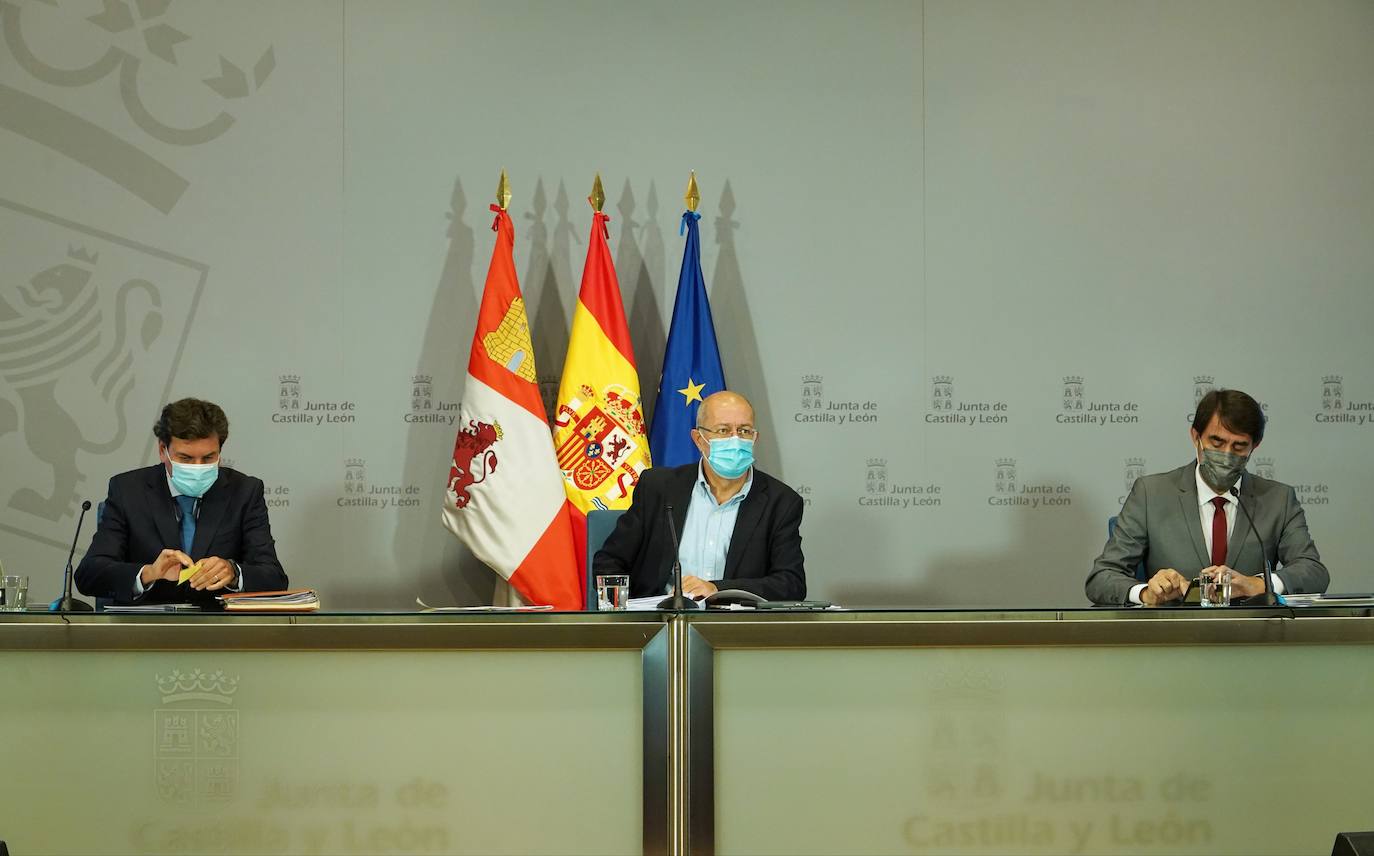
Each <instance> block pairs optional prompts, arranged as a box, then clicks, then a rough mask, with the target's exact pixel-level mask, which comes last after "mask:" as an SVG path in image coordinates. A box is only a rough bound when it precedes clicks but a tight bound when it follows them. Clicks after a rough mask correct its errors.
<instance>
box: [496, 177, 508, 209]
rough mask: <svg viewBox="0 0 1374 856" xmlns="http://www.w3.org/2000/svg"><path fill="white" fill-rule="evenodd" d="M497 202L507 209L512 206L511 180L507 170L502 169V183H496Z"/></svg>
mask: <svg viewBox="0 0 1374 856" xmlns="http://www.w3.org/2000/svg"><path fill="white" fill-rule="evenodd" d="M496 204H497V205H499V206H501V210H502V211H505V210H506V209H507V208H509V207H510V181H509V180H508V179H507V178H506V171H505V170H504V169H503V170H501V183H500V184H498V185H496Z"/></svg>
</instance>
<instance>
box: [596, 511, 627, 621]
mask: <svg viewBox="0 0 1374 856" xmlns="http://www.w3.org/2000/svg"><path fill="white" fill-rule="evenodd" d="M624 513H625V512H624V511H618V510H616V509H606V510H600V509H598V510H596V511H588V512H587V611H588V612H596V571H594V570H592V559H594V558H595V557H596V551H597V550H600V549H601V545H602V544H605V543H606V539H607V538H609V537H611V533H612V532H614V531H615V524H616V523H617V522H619V520H620V515H622V514H624Z"/></svg>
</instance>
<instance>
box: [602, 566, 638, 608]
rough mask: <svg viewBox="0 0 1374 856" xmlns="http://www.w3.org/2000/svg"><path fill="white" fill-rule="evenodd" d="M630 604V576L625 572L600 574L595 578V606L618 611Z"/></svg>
mask: <svg viewBox="0 0 1374 856" xmlns="http://www.w3.org/2000/svg"><path fill="white" fill-rule="evenodd" d="M629 604H630V578H629V576H628V575H626V574H601V575H598V576H597V578H596V608H597V610H598V611H600V612H619V611H620V610H623V609H626V608H627V607H628V606H629Z"/></svg>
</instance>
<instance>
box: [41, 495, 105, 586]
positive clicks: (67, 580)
mask: <svg viewBox="0 0 1374 856" xmlns="http://www.w3.org/2000/svg"><path fill="white" fill-rule="evenodd" d="M90 510H91V501H90V500H89V499H88V500H85V501H84V502H82V503H81V516H80V517H78V518H77V519H76V534H75V535H73V536H72V549H71V552H69V553H68V554H67V570H66V573H65V574H64V575H63V578H62V596H61V597H59V598H58V599H57V600H54V601H53V602H52V603H50V604H48V612H94V611H95V607H93V606H91V605H90V604H89V603H87V602H86V601H84V600H77V599H76V598H74V597H72V576H73V573H72V557H73V556H75V555H76V542H77V540H78V539H79V538H80V537H81V524H82V523H84V522H85V521H86V512H87V511H90Z"/></svg>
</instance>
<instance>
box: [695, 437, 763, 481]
mask: <svg viewBox="0 0 1374 856" xmlns="http://www.w3.org/2000/svg"><path fill="white" fill-rule="evenodd" d="M707 442H708V443H709V444H710V452H709V453H708V454H707V455H706V462H707V463H708V464H710V465H711V469H713V470H715V471H716V475H718V476H721V477H722V478H727V479H737V478H739V477H740V476H742V475H744V474H745V473H746V472H748V471H749V468H750V467H752V466H753V465H754V441H753V440H741V439H740V438H738V437H725V438H723V439H720V440H709V441H707Z"/></svg>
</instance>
